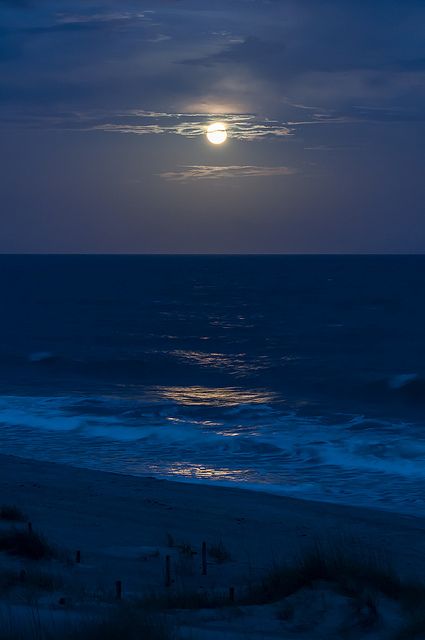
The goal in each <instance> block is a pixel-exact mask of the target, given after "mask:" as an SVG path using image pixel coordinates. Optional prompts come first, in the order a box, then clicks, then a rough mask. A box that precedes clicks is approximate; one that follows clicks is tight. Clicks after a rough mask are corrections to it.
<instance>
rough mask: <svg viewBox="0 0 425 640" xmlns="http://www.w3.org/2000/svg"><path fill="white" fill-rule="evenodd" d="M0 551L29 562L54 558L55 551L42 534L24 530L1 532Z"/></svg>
mask: <svg viewBox="0 0 425 640" xmlns="http://www.w3.org/2000/svg"><path fill="white" fill-rule="evenodd" d="M0 551H5V552H6V553H8V554H9V555H13V556H20V557H22V558H28V559H30V560H45V559H48V558H52V557H54V556H55V550H54V549H53V547H52V546H51V545H50V544H49V543H48V542H47V540H46V538H45V537H44V536H43V535H42V534H40V533H37V532H36V531H28V530H24V529H22V530H20V529H10V530H9V531H2V532H1V533H0Z"/></svg>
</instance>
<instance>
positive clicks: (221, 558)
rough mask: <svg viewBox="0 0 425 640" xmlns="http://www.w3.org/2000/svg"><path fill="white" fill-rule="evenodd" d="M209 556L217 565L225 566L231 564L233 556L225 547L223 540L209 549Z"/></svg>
mask: <svg viewBox="0 0 425 640" xmlns="http://www.w3.org/2000/svg"><path fill="white" fill-rule="evenodd" d="M208 555H209V556H210V558H212V559H213V560H215V561H216V562H217V564H224V563H225V562H230V560H231V559H232V556H231V555H230V553H229V551H228V550H227V549H226V547H225V546H224V544H223V542H222V540H220V542H218V543H217V544H213V545H211V546H210V547H209V549H208Z"/></svg>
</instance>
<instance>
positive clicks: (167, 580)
mask: <svg viewBox="0 0 425 640" xmlns="http://www.w3.org/2000/svg"><path fill="white" fill-rule="evenodd" d="M165 586H166V587H171V556H165Z"/></svg>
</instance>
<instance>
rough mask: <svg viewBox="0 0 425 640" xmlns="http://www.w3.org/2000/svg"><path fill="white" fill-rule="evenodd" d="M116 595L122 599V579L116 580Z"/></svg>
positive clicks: (118, 598)
mask: <svg viewBox="0 0 425 640" xmlns="http://www.w3.org/2000/svg"><path fill="white" fill-rule="evenodd" d="M115 595H116V598H117V600H122V582H121V580H117V581H116V582H115Z"/></svg>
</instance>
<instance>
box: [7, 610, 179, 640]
mask: <svg viewBox="0 0 425 640" xmlns="http://www.w3.org/2000/svg"><path fill="white" fill-rule="evenodd" d="M59 638H60V640H117V639H119V640H175V638H176V636H175V634H174V632H173V630H172V628H171V625H170V624H169V623H168V621H166V620H165V619H164V618H162V617H150V616H147V615H146V614H145V613H143V612H142V611H139V610H137V609H135V608H134V607H130V606H128V607H119V609H117V610H115V611H112V612H111V611H109V612H106V613H102V614H99V615H93V616H87V617H86V618H84V617H82V618H81V619H80V620H75V621H72V620H70V621H68V622H67V623H66V627H65V626H64V623H63V622H61V621H60V620H57V621H55V620H54V619H53V618H51V619H50V620H43V619H42V618H41V616H40V614H39V611H38V609H37V608H36V607H32V608H31V609H30V610H29V612H28V617H27V619H25V618H22V616H20V617H16V616H14V615H13V613H12V612H11V611H10V610H5V611H1V610H0V640H59Z"/></svg>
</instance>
